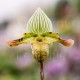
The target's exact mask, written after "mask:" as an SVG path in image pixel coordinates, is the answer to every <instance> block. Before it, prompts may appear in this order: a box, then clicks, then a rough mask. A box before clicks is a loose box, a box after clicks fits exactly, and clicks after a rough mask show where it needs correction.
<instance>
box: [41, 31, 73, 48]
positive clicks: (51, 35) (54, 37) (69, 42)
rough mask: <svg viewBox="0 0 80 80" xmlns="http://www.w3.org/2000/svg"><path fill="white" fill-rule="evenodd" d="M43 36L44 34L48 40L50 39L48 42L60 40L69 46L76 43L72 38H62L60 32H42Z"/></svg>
mask: <svg viewBox="0 0 80 80" xmlns="http://www.w3.org/2000/svg"><path fill="white" fill-rule="evenodd" d="M41 36H44V37H45V38H46V41H48V43H53V42H59V43H61V44H63V45H64V46H67V47H70V46H72V45H73V44H74V40H72V39H68V40H64V39H61V38H60V37H59V35H58V33H52V32H47V33H43V34H41Z"/></svg>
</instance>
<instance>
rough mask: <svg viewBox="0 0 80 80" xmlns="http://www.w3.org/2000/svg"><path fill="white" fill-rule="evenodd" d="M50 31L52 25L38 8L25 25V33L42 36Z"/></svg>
mask: <svg viewBox="0 0 80 80" xmlns="http://www.w3.org/2000/svg"><path fill="white" fill-rule="evenodd" d="M50 31H52V23H51V21H50V19H49V18H48V17H47V15H46V14H45V13H44V11H43V10H42V9H40V8H38V9H37V10H36V11H35V13H34V14H33V15H32V17H31V18H30V19H29V21H28V23H27V32H30V33H36V34H42V33H46V32H50Z"/></svg>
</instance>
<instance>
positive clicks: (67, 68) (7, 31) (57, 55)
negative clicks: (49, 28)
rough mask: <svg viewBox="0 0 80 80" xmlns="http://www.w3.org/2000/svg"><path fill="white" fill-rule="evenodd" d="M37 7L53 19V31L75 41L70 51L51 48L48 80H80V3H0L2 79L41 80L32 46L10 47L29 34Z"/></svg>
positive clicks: (49, 0) (45, 0)
mask: <svg viewBox="0 0 80 80" xmlns="http://www.w3.org/2000/svg"><path fill="white" fill-rule="evenodd" d="M38 7H41V8H42V9H43V10H44V12H45V13H46V14H47V15H48V16H49V18H50V19H51V21H52V24H53V32H58V33H59V35H60V36H61V37H62V38H64V39H69V38H70V39H73V40H74V41H75V44H74V46H73V47H69V48H67V47H65V46H63V45H61V44H58V43H54V44H53V45H50V54H49V57H48V59H47V60H46V61H45V62H44V74H45V80H80V0H0V80H40V76H39V74H40V72H39V64H38V62H37V61H36V60H34V58H33V56H32V53H31V47H30V45H29V44H28V45H20V46H18V47H15V48H11V47H9V46H8V45H7V41H9V40H14V39H17V38H20V37H21V36H22V35H23V34H24V33H25V32H26V31H27V30H26V29H27V28H26V25H27V21H28V19H29V18H30V17H31V15H32V14H33V13H34V11H35V10H36V9H37V8H38Z"/></svg>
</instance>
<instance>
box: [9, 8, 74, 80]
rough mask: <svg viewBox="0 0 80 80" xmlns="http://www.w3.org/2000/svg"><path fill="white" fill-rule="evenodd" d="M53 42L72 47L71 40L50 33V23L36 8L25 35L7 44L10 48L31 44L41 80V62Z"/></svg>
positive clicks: (40, 10) (42, 12)
mask: <svg viewBox="0 0 80 80" xmlns="http://www.w3.org/2000/svg"><path fill="white" fill-rule="evenodd" d="M54 42H59V43H61V44H63V45H64V46H68V47H69V46H72V45H73V44H74V41H73V40H72V39H69V40H64V39H62V38H60V37H59V35H58V33H55V32H52V23H51V21H50V19H49V18H48V17H47V15H46V14H45V13H44V11H43V10H42V9H40V8H38V9H37V10H36V11H35V13H34V14H33V15H32V17H31V18H30V19H29V21H28V23H27V33H24V35H23V37H22V38H20V39H16V40H13V41H9V42H8V44H9V45H10V46H11V47H14V46H18V45H20V44H28V43H29V44H31V45H32V54H33V56H34V58H35V59H36V60H37V61H38V62H39V63H40V66H41V68H40V69H41V80H43V77H44V76H43V62H44V60H45V59H46V58H47V56H48V55H49V45H50V44H53V43H54Z"/></svg>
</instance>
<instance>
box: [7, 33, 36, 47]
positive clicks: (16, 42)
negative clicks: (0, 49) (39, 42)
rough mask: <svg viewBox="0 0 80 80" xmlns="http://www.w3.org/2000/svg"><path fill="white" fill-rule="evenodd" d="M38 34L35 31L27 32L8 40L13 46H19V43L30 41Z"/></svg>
mask: <svg viewBox="0 0 80 80" xmlns="http://www.w3.org/2000/svg"><path fill="white" fill-rule="evenodd" d="M36 36H37V34H33V33H25V34H24V36H23V37H22V38H20V39H16V40H12V41H9V42H7V43H8V45H10V46H11V47H14V46H18V45H19V44H27V43H30V42H31V41H32V40H34V38H35V37H36Z"/></svg>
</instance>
